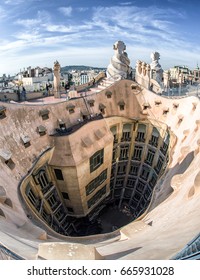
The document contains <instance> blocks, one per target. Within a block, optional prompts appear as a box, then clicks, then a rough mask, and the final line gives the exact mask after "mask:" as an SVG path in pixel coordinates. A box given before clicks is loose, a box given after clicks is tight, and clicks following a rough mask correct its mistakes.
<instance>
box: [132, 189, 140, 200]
mask: <svg viewBox="0 0 200 280" xmlns="http://www.w3.org/2000/svg"><path fill="white" fill-rule="evenodd" d="M133 199H134V200H135V201H139V200H140V199H141V194H140V193H139V192H137V191H136V192H135V193H134V196H133Z"/></svg>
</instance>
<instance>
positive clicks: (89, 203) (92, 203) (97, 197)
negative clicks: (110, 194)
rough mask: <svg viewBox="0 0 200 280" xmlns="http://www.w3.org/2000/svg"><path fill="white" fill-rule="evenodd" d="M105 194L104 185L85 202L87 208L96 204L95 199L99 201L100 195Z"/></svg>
mask: <svg viewBox="0 0 200 280" xmlns="http://www.w3.org/2000/svg"><path fill="white" fill-rule="evenodd" d="M105 194H106V185H105V186H104V187H103V188H102V189H100V190H99V191H98V192H97V193H95V195H94V196H93V197H92V198H90V199H89V200H88V202H87V205H88V208H91V207H92V206H93V205H94V204H96V202H97V201H99V200H100V199H101V198H102V196H104V195H105Z"/></svg>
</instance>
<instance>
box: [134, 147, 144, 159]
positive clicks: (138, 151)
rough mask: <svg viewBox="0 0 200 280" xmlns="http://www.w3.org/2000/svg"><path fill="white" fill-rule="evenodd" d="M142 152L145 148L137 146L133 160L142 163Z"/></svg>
mask: <svg viewBox="0 0 200 280" xmlns="http://www.w3.org/2000/svg"><path fill="white" fill-rule="evenodd" d="M142 151H143V147H142V146H138V145H135V147H134V153H133V157H132V159H134V160H138V161H141V159H142Z"/></svg>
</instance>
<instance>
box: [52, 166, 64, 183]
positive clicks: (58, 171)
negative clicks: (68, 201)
mask: <svg viewBox="0 0 200 280" xmlns="http://www.w3.org/2000/svg"><path fill="white" fill-rule="evenodd" d="M54 173H55V175H56V179H57V180H61V181H64V178H63V174H62V170H61V169H54Z"/></svg>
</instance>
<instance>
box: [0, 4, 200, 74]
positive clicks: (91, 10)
mask: <svg viewBox="0 0 200 280" xmlns="http://www.w3.org/2000/svg"><path fill="white" fill-rule="evenodd" d="M198 8H200V4H199V3H198V2H197V1H192V2H189V3H188V1H184V0H183V1H179V0H164V1H158V0H149V1H147V0H143V1H118V0H116V1H109V2H107V1H104V0H103V1H102V0H101V1H99V0H95V1H91V0H87V1H84V3H81V1H72V0H68V1H63V0H58V1H51V2H50V1H46V0H45V1H42V0H26V1H24V0H15V2H13V1H11V0H3V1H1V4H0V24H1V26H2V27H3V28H2V30H1V44H0V60H1V64H0V76H2V75H3V74H4V73H6V74H11V75H13V74H16V73H18V72H19V71H20V69H23V68H26V67H28V66H32V67H36V66H41V67H45V66H46V67H53V63H54V61H55V60H58V61H59V63H60V64H61V67H63V66H66V65H88V66H95V67H107V66H108V64H109V61H110V58H111V56H112V55H113V48H112V46H113V44H114V42H115V41H117V40H122V41H124V43H125V44H126V47H127V50H126V51H127V53H128V55H129V58H130V60H131V66H132V67H134V66H135V62H136V60H137V59H140V60H144V61H146V62H147V63H150V62H151V59H150V54H151V52H153V51H158V52H159V53H160V56H161V59H160V64H161V65H162V67H163V68H164V69H167V68H169V67H173V66H174V65H177V64H178V65H187V66H188V67H190V68H195V67H196V65H197V63H198V62H200V47H199V44H198V43H199V41H200V38H199V36H200V35H199V34H198V26H199V19H198V10H199V9H198Z"/></svg>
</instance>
